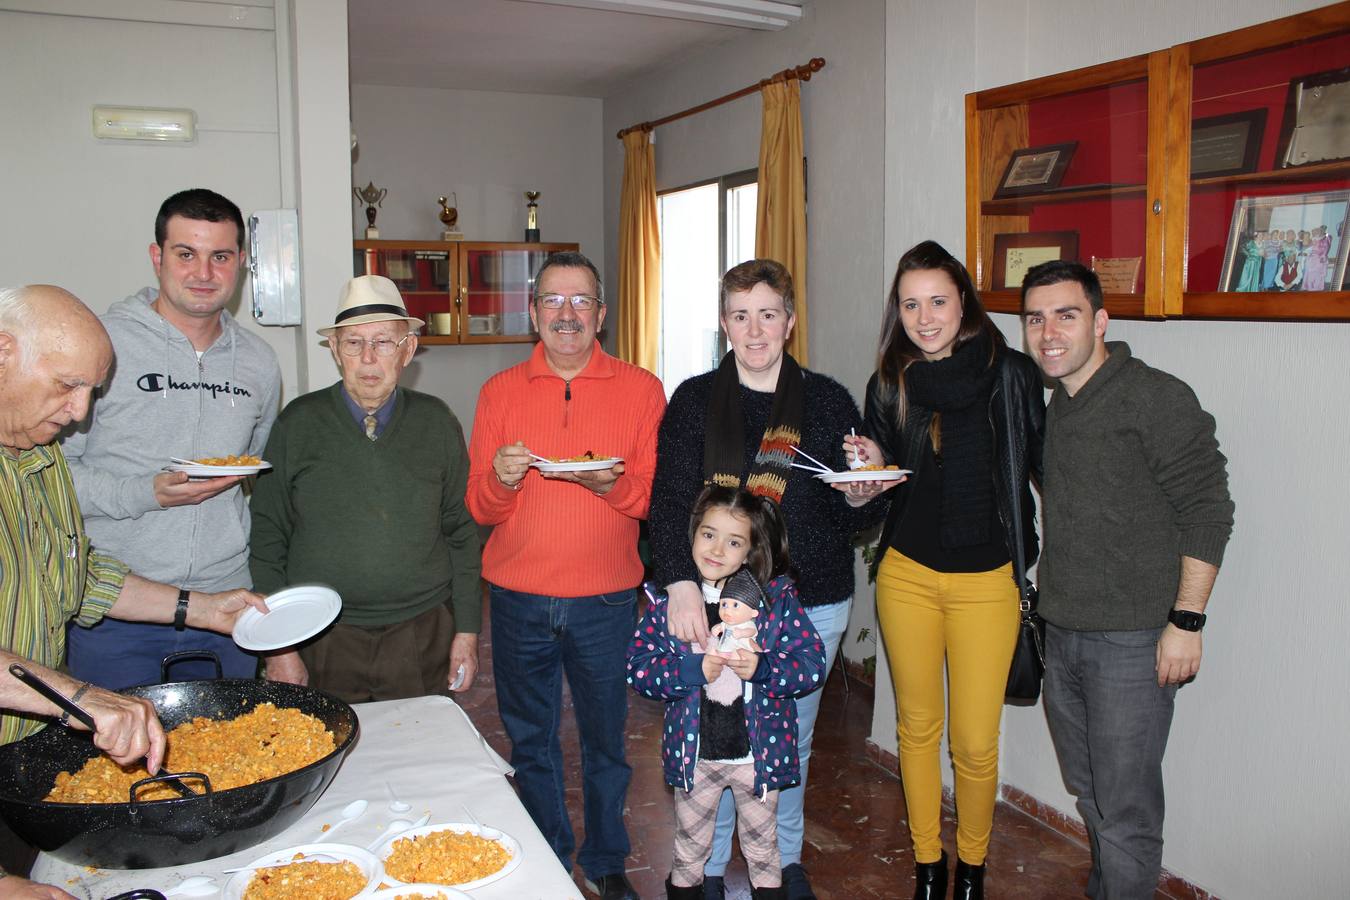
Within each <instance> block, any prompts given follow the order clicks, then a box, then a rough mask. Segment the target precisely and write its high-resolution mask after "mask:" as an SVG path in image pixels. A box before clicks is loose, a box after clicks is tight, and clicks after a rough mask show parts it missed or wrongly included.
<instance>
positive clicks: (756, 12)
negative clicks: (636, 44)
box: [527, 0, 802, 31]
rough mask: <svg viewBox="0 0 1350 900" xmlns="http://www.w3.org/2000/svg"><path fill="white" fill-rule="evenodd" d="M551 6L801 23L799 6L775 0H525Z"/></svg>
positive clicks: (758, 23) (777, 25) (727, 21)
mask: <svg viewBox="0 0 1350 900" xmlns="http://www.w3.org/2000/svg"><path fill="white" fill-rule="evenodd" d="M527 2H529V3H548V4H550V5H553V6H579V7H582V8H583V9H604V10H611V11H613V12H625V13H637V14H638V15H643V16H660V17H661V18H665V19H684V20H686V21H690V22H711V23H712V24H714V25H731V26H734V27H737V28H755V29H759V30H761V31H781V30H782V29H784V28H786V27H788V26H789V25H792V24H795V23H797V22H800V21H801V19H802V8H801V7H800V6H796V5H794V4H791V3H780V2H778V0H527Z"/></svg>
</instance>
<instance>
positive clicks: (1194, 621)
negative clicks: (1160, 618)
mask: <svg viewBox="0 0 1350 900" xmlns="http://www.w3.org/2000/svg"><path fill="white" fill-rule="evenodd" d="M1206 618H1208V617H1207V616H1206V615H1205V614H1204V613H1198V612H1192V611H1191V610H1189V609H1174V610H1172V611H1171V612H1169V613H1168V614H1167V621H1169V622H1171V623H1172V624H1173V625H1175V626H1177V627H1178V628H1180V629H1181V630H1182V631H1199V630H1200V629H1202V628H1204V627H1205V619H1206Z"/></svg>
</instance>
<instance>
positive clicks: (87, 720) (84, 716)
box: [9, 663, 98, 731]
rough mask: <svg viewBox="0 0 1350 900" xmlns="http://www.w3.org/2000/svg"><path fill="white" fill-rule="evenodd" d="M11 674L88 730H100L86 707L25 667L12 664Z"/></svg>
mask: <svg viewBox="0 0 1350 900" xmlns="http://www.w3.org/2000/svg"><path fill="white" fill-rule="evenodd" d="M9 674H11V675H13V676H14V677H15V678H17V679H19V680H20V681H22V682H23V683H24V684H26V685H28V686H29V687H30V688H32V689H33V690H35V691H37V692H38V693H39V694H41V695H42V696H44V697H46V698H47V699H48V700H50V701H52V702H53V703H55V704H56V705H57V706H59V707H61V708H62V709H63V710H65V711H66V712H67V713H69V714H70V715H71V716H72V717H73V718H74V719H75V720H77V721H78V722H79V723H80V724H82V725H83V726H84V727H85V728H88V729H89V730H90V731H97V730H98V726H97V725H95V724H94V717H93V716H91V715H89V713H87V712H85V710H84V707H82V706H80V705H79V704H77V703H76V702H75V701H73V700H71V699H70V698H69V697H67V696H66V695H65V694H63V693H61V692H60V691H58V690H57V689H56V688H54V687H52V686H51V685H50V684H48V683H47V682H45V681H43V680H42V679H41V678H39V677H37V676H36V675H34V674H33V673H32V672H30V671H28V670H27V669H25V668H24V667H23V666H21V665H19V664H18V663H13V664H11V665H10V667H9Z"/></svg>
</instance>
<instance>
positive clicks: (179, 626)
mask: <svg viewBox="0 0 1350 900" xmlns="http://www.w3.org/2000/svg"><path fill="white" fill-rule="evenodd" d="M187 608H188V589H187V588H179V589H178V606H177V608H176V609H174V611H173V630H174V631H182V630H183V629H184V628H187ZM1201 618H1204V617H1203V616H1202V617H1201Z"/></svg>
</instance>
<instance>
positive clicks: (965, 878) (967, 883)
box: [952, 856, 984, 900]
mask: <svg viewBox="0 0 1350 900" xmlns="http://www.w3.org/2000/svg"><path fill="white" fill-rule="evenodd" d="M952 900H984V865H983V864H981V865H978V866H972V865H971V864H970V863H968V862H966V861H965V860H963V859H962V858H961V857H959V856H958V857H957V858H956V885H955V886H954V887H953V888H952Z"/></svg>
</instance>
